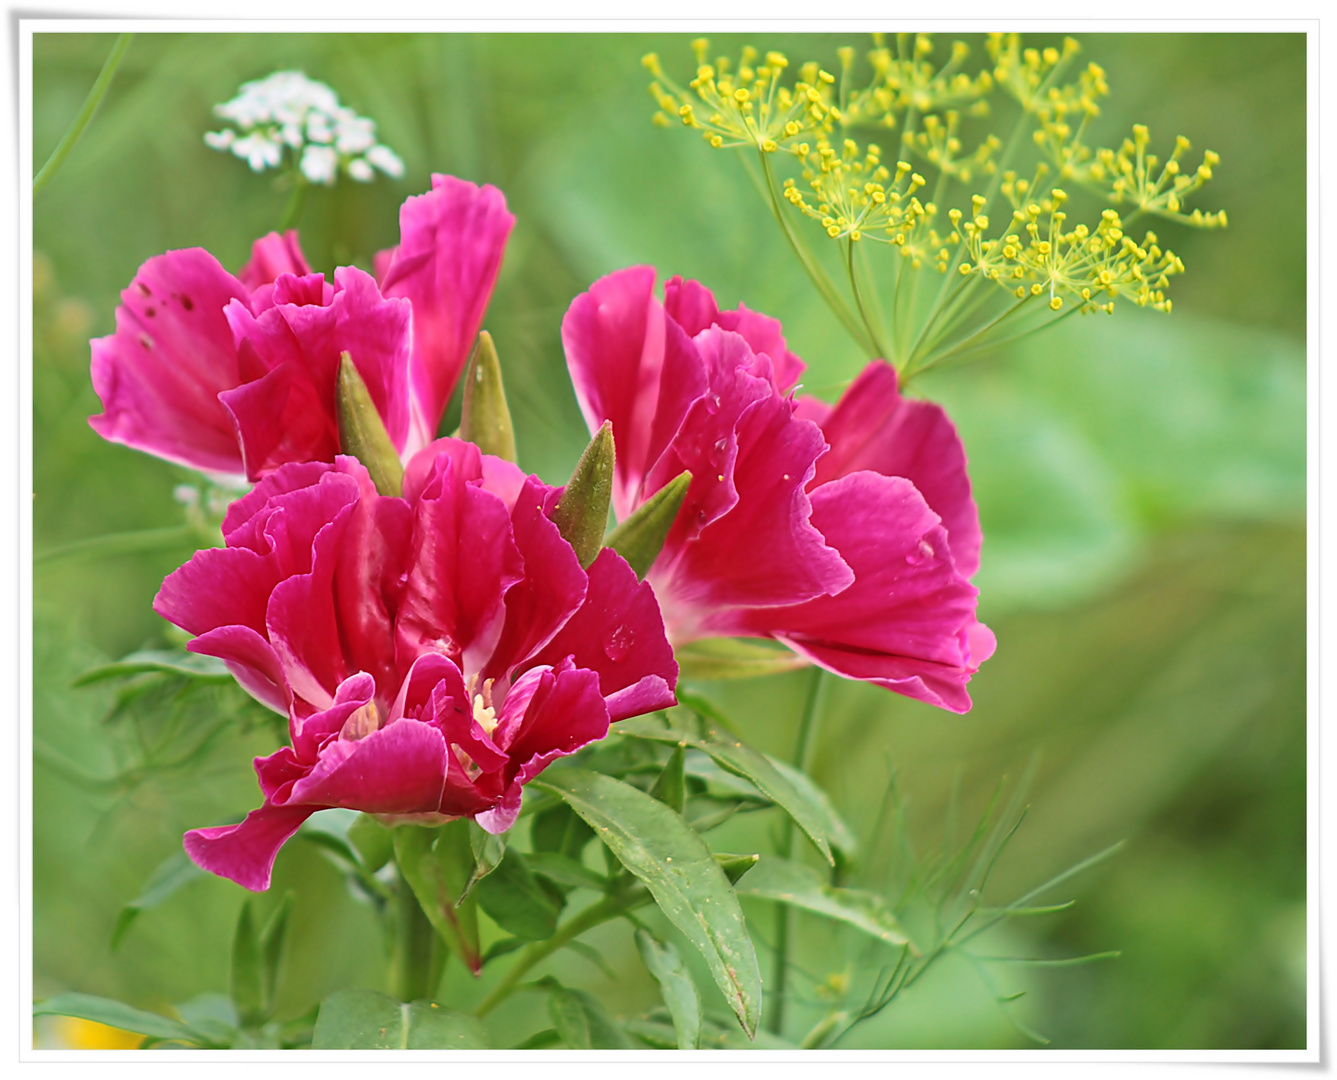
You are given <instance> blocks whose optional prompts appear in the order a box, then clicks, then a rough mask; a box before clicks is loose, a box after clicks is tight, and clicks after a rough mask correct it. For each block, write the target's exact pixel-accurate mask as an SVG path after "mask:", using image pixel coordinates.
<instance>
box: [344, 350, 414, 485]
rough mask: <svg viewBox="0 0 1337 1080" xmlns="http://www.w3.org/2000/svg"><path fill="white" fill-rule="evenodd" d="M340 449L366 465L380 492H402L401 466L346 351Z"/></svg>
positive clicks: (402, 467)
mask: <svg viewBox="0 0 1337 1080" xmlns="http://www.w3.org/2000/svg"><path fill="white" fill-rule="evenodd" d="M338 412H339V452H340V453H343V454H350V455H351V456H353V457H355V458H357V459H358V461H360V462H362V464H363V465H365V466H366V468H367V472H368V473H370V474H371V482H372V483H373V484H375V485H376V490H377V491H379V492H380V493H381V494H382V495H395V496H398V495H402V494H403V493H404V466H403V465H402V464H401V463H400V461H399V453H398V451H396V450H395V444H394V443H392V442H391V441H390V435H389V433H388V432H387V431H386V430H385V422H384V421H383V420H382V419H381V414H380V413H379V412H377V411H376V405H375V403H374V402H373V401H372V400H371V393H370V392H369V391H368V390H367V384H366V383H365V382H363V381H362V376H361V375H360V374H359V373H358V370H357V368H356V367H355V366H354V364H353V358H352V357H351V356H349V355H348V353H346V352H345V353H343V354H342V355H341V356H340V357H339V393H338Z"/></svg>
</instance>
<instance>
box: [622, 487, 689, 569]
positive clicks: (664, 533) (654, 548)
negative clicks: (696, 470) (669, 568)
mask: <svg viewBox="0 0 1337 1080" xmlns="http://www.w3.org/2000/svg"><path fill="white" fill-rule="evenodd" d="M691 483H692V474H691V473H689V472H684V473H679V474H678V475H677V476H675V477H674V478H673V479H672V480H670V481H669V482H668V483H667V484H665V485H664V486H663V487H662V488H660V489H659V490H658V491H656V492H655V493H654V494H653V495H651V496H650V498H648V499H647V500H646V501H645V502H643V503H642V504H641V505H640V506H638V507H637V508H636V511H635V513H633V514H632V515H631V516H630V517H629V518H627V520H626V521H624V522H622V524H620V525H619V526H618V527H617V528H616V529H614V530H613V531H612V532H611V533H609V534H608V539H607V541H605V543H604V546H605V547H610V548H612V549H613V550H614V551H616V552H617V553H618V554H619V555H621V556H622V557H623V558H624V559H626V560H627V562H628V564H630V566H631V568H632V569H633V570H635V571H636V576H637V577H639V578H644V577H645V575H646V574H647V573H649V570H650V567H652V566H653V565H654V563H655V559H657V558H658V557H659V552H660V550H661V549H662V548H663V547H664V541H665V540H666V539H667V538H668V534H669V529H671V528H672V527H673V519H674V518H676V517H677V516H678V510H679V509H680V508H681V507H682V501H683V499H685V498H686V497H687V489H688V487H690V486H691Z"/></svg>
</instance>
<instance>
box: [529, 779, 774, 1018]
mask: <svg viewBox="0 0 1337 1080" xmlns="http://www.w3.org/2000/svg"><path fill="white" fill-rule="evenodd" d="M534 784H536V785H537V786H539V787H541V788H543V789H544V790H547V791H551V792H553V793H554V794H557V795H560V796H561V797H562V798H563V799H564V800H566V802H567V803H569V804H570V806H571V808H572V809H573V810H575V811H576V813H578V814H579V815H580V816H581V817H582V818H584V819H585V820H586V821H587V822H588V823H589V824H590V826H591V827H592V828H593V829H594V830H595V834H596V835H597V836H598V837H599V838H600V839H601V840H602V841H603V842H604V843H605V844H606V845H607V846H608V848H609V849H610V850H611V851H612V852H613V854H614V855H616V856H617V858H618V860H619V861H620V862H621V863H622V865H623V866H625V867H626V868H627V869H628V870H630V871H631V872H632V873H633V874H635V875H636V876H637V877H638V878H640V879H641V881H643V882H644V883H645V885H646V887H647V888H648V889H649V890H650V894H651V896H653V897H654V900H655V902H656V903H657V904H658V905H659V907H660V910H661V911H663V912H664V914H665V916H667V917H668V919H669V921H670V922H672V923H673V925H674V926H676V927H677V928H678V929H679V930H681V931H682V932H683V934H684V935H685V936H686V938H687V940H688V941H690V942H691V943H692V944H693V945H694V946H695V947H696V948H697V949H699V950H700V952H701V955H702V956H703V957H705V960H706V965H707V966H708V967H709V968H710V973H711V976H712V977H713V978H714V980H715V983H716V985H717V986H718V987H719V988H720V990H721V992H722V993H723V994H724V997H725V1000H727V1001H728V1002H729V1005H730V1007H731V1008H732V1009H733V1010H734V1012H735V1014H736V1015H737V1016H738V1019H739V1022H740V1023H741V1024H742V1025H743V1030H744V1031H746V1032H747V1033H748V1035H749V1036H752V1035H753V1034H755V1032H756V1030H757V1020H758V1017H759V1016H760V1014H761V972H760V969H759V968H758V966H757V954H756V952H755V951H754V950H753V948H752V940H751V938H749V937H748V933H747V924H746V922H745V921H744V919H743V912H742V909H741V908H740V907H739V906H738V898H737V897H736V896H735V895H734V891H733V886H732V885H730V884H729V879H728V878H727V877H725V875H724V871H723V870H721V869H720V867H719V864H718V863H717V862H716V861H715V856H714V855H713V854H711V851H710V849H709V848H708V847H706V845H705V842H704V841H703V840H702V839H701V837H699V836H698V835H697V834H696V833H695V832H693V831H692V828H691V826H689V825H688V824H687V822H686V821H684V820H683V819H682V816H681V815H679V814H676V813H674V812H673V811H672V810H671V809H669V808H668V807H667V806H665V805H664V804H663V803H661V802H660V801H659V800H658V799H652V798H651V797H650V796H649V795H647V794H646V793H645V792H643V791H641V790H639V789H638V788H634V787H632V786H631V785H630V784H626V783H623V782H622V781H621V780H616V779H614V778H613V777H611V776H603V775H601V774H599V773H591V772H585V771H584V770H581V769H562V770H560V771H557V772H549V773H545V774H544V776H543V778H542V779H541V780H536V781H534Z"/></svg>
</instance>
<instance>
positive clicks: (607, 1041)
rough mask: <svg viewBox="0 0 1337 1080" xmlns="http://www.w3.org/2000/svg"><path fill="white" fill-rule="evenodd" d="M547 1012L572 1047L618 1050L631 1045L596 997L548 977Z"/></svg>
mask: <svg viewBox="0 0 1337 1080" xmlns="http://www.w3.org/2000/svg"><path fill="white" fill-rule="evenodd" d="M547 986H548V1015H549V1016H550V1017H552V1026H553V1027H554V1028H556V1029H557V1034H558V1035H560V1036H561V1037H562V1042H564V1043H566V1045H567V1046H569V1047H571V1048H572V1049H573V1050H621V1049H624V1048H626V1047H627V1046H629V1045H630V1043H629V1042H628V1040H627V1037H626V1035H625V1034H623V1032H622V1029H621V1028H620V1027H618V1025H617V1023H616V1022H615V1021H614V1020H613V1018H612V1017H611V1016H609V1015H608V1010H607V1009H605V1008H604V1007H603V1005H602V1003H601V1002H600V1001H599V999H598V998H596V997H594V996H593V995H591V994H587V993H586V992H585V991H584V990H572V989H570V988H569V987H566V986H563V985H561V983H559V982H557V980H555V979H549V980H547Z"/></svg>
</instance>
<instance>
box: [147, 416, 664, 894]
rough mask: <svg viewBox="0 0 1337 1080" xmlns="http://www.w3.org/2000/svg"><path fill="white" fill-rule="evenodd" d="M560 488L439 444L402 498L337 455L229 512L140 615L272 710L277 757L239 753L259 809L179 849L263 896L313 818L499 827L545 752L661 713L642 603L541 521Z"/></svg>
mask: <svg viewBox="0 0 1337 1080" xmlns="http://www.w3.org/2000/svg"><path fill="white" fill-rule="evenodd" d="M559 495H560V489H555V488H550V487H548V486H546V485H544V484H543V483H541V482H540V481H539V480H538V479H537V478H536V477H532V476H531V477H526V476H524V474H522V473H521V472H520V470H519V469H518V468H516V467H515V466H514V465H511V464H509V463H507V462H505V461H503V460H501V459H499V458H493V457H488V456H485V455H483V454H480V453H479V451H478V448H477V447H475V446H473V445H472V444H470V443H466V442H462V441H459V440H456V439H441V440H438V441H437V442H435V443H433V444H432V445H431V446H429V447H427V448H426V449H424V450H422V451H421V452H420V453H418V454H417V455H416V456H415V457H414V458H413V459H412V460H411V461H410V462H409V465H408V468H407V470H406V472H405V476H404V497H403V498H389V497H383V496H380V495H377V494H376V492H375V489H374V488H373V486H372V484H371V481H370V479H369V477H368V475H367V472H366V470H365V469H364V468H363V467H362V465H361V464H360V463H359V462H357V461H356V460H355V459H353V458H349V457H343V456H340V457H336V458H335V460H334V462H333V463H332V464H330V463H324V462H311V463H293V464H288V465H284V466H282V467H281V468H279V469H277V470H275V471H274V472H273V473H271V474H270V475H269V476H267V477H266V478H265V479H263V480H261V481H260V483H259V484H258V485H257V486H256V488H255V490H253V491H252V492H250V493H249V494H247V495H246V496H244V497H243V498H241V499H239V500H238V501H237V502H235V503H233V504H232V506H231V507H230V508H229V510H228V513H227V517H226V519H225V520H224V522H223V533H224V537H225V539H226V544H227V546H226V547H223V548H212V549H205V550H203V551H199V552H197V553H196V554H195V556H194V557H193V558H192V559H191V560H190V562H188V563H186V564H185V565H184V566H183V567H181V568H180V569H179V570H177V571H176V572H174V573H173V574H172V575H171V576H170V577H168V578H167V580H166V581H165V582H164V583H163V587H162V590H161V591H160V592H159V593H158V596H157V598H156V599H155V601H154V608H155V610H157V611H158V613H159V614H161V615H163V616H164V617H165V618H167V619H169V620H171V621H172V622H174V623H176V624H177V625H178V626H180V627H182V628H184V629H186V630H188V631H189V632H191V633H192V634H196V635H198V636H197V637H196V638H195V640H194V641H192V642H191V644H190V646H189V647H190V648H191V649H192V650H193V651H195V652H199V653H204V654H207V655H211V656H217V657H220V658H221V659H223V660H224V661H225V662H226V663H227V665H228V667H229V668H230V669H231V670H232V672H233V673H234V674H235V675H236V677H237V679H238V681H239V682H240V683H241V685H242V686H243V687H245V688H246V689H247V690H248V691H249V692H250V693H251V694H252V695H254V696H255V697H256V698H258V699H259V700H260V701H262V702H264V703H266V704H268V705H270V706H271V707H273V708H275V709H277V710H279V711H282V712H286V713H287V715H288V721H289V732H290V736H291V745H290V746H286V747H284V748H283V749H281V750H279V751H278V752H277V753H275V754H272V755H270V756H269V757H267V758H260V759H257V760H256V762H255V769H256V774H257V776H258V777H259V781H260V788H261V791H262V792H263V793H264V804H263V805H262V806H261V807H260V808H259V809H258V810H254V811H252V812H251V813H250V814H248V815H247V817H246V819H245V820H244V821H243V822H242V823H241V824H239V825H228V826H219V827H215V828H207V829H197V830H194V831H193V832H190V833H187V834H186V838H185V846H186V851H187V852H188V853H189V854H190V856H191V858H192V859H194V860H195V862H197V863H198V864H199V865H200V866H202V867H204V868H205V869H206V870H210V871H212V872H214V873H216V874H220V875H222V876H224V877H228V878H231V879H232V880H233V881H236V882H238V883H239V884H241V885H244V886H245V887H246V888H248V889H265V888H267V887H268V885H269V877H270V870H271V867H272V866H273V862H274V857H275V855H276V854H277V852H278V849H279V848H280V847H281V846H282V845H283V843H284V842H285V841H286V840H287V839H288V837H290V836H291V835H292V834H293V833H294V832H295V831H296V830H297V829H298V828H299V827H300V826H301V824H302V822H303V821H305V820H306V818H307V817H309V816H310V815H311V814H313V813H315V812H316V811H317V810H321V809H325V808H328V807H347V808H349V809H354V810H363V811H366V812H367V813H372V814H377V815H380V816H381V817H382V818H385V819H389V820H391V821H396V820H409V821H420V822H426V823H432V822H443V821H447V820H451V819H454V818H458V817H470V818H474V819H475V820H476V821H477V822H478V823H479V824H480V825H481V826H482V827H483V828H485V829H487V830H489V831H490V832H503V831H505V830H506V829H508V828H509V827H510V826H511V824H512V823H513V822H514V821H515V818H516V815H517V814H518V813H519V810H520V792H521V788H522V786H523V785H524V784H525V783H526V782H527V781H529V780H531V779H532V778H533V777H535V776H536V775H538V773H540V772H541V771H542V770H543V769H544V768H545V767H546V766H547V765H548V764H549V763H550V762H551V761H553V760H554V759H555V758H558V757H561V756H563V755H566V754H570V753H572V752H573V751H575V750H577V749H579V748H580V747H582V746H584V745H585V744H586V743H589V742H591V741H593V740H596V739H601V738H603V737H604V735H605V734H607V732H608V725H609V723H610V722H612V721H617V720H623V719H626V718H627V717H630V716H636V715H639V714H641V713H644V712H649V711H652V710H655V709H662V708H666V707H668V706H669V705H671V704H672V703H673V701H674V697H673V685H674V683H675V681H676V679H677V665H676V664H675V663H674V660H673V653H672V650H671V649H670V648H669V645H668V642H667V640H666V638H665V636H664V628H663V622H662V620H661V618H660V614H659V609H658V607H657V606H656V603H655V598H654V594H653V593H652V592H651V590H650V588H649V586H647V585H645V584H643V583H640V582H638V581H637V580H636V575H635V573H634V572H633V571H632V570H631V568H630V567H629V566H628V565H627V564H626V562H625V561H623V559H622V558H621V557H620V556H619V555H617V554H616V553H615V552H613V551H612V550H611V549H605V550H604V551H602V552H601V553H600V554H599V556H598V558H596V559H595V561H594V562H593V563H592V564H591V565H590V567H589V569H588V571H586V570H583V569H581V566H580V562H579V560H578V559H577V558H576V555H575V553H574V552H573V551H572V549H571V545H570V544H568V543H567V542H566V541H565V540H564V539H563V538H562V537H561V535H560V534H559V533H558V531H557V527H556V526H555V525H554V524H553V523H552V521H551V520H550V517H549V515H550V514H551V511H552V509H553V507H554V506H555V505H556V501H557V498H558V496H559Z"/></svg>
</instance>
